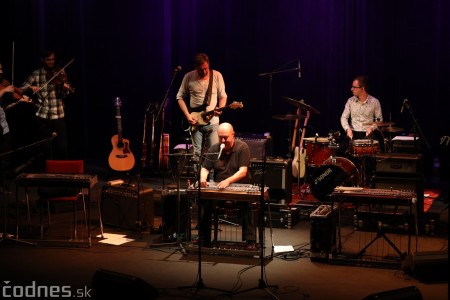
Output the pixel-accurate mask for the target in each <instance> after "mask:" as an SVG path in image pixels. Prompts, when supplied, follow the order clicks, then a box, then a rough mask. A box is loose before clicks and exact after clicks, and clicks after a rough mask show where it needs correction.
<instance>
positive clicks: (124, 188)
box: [101, 185, 154, 230]
mask: <svg viewBox="0 0 450 300" xmlns="http://www.w3.org/2000/svg"><path fill="white" fill-rule="evenodd" d="M101 212H102V221H103V224H105V225H111V226H115V227H120V228H126V229H133V230H140V229H141V228H150V229H151V228H153V218H154V208H153V190H152V189H151V188H149V187H144V186H140V189H139V194H138V188H137V187H135V186H131V185H115V186H110V185H105V186H104V187H103V188H102V194H101Z"/></svg>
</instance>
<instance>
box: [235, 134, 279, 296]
mask: <svg viewBox="0 0 450 300" xmlns="http://www.w3.org/2000/svg"><path fill="white" fill-rule="evenodd" d="M265 147H266V143H264V148H265ZM266 152H267V151H266V149H264V154H263V164H262V176H261V187H260V188H261V196H260V198H259V206H260V208H261V209H260V212H259V226H258V227H259V228H258V229H259V230H258V231H259V247H260V248H259V250H260V253H259V258H260V262H259V264H260V271H261V272H260V277H259V282H258V286H257V287H254V288H249V289H246V290H243V291H240V292H236V293H233V294H232V295H236V294H240V293H245V292H248V291H253V290H256V289H261V290H265V291H266V292H267V293H269V294H270V295H271V296H272V297H273V298H274V299H278V300H279V299H280V298H278V297H277V296H276V295H275V294H274V293H272V292H271V291H270V290H269V288H271V287H272V288H275V289H278V286H277V285H267V283H266V282H265V281H264V273H265V272H264V267H265V263H264V248H265V245H264V231H265V229H264V228H265V227H264V210H265V202H264V199H265V197H264V196H265V174H266V162H267V155H266ZM268 205H270V204H268ZM269 210H270V208H269ZM269 213H270V212H269ZM269 220H270V217H269ZM270 222H271V220H270ZM272 251H273V244H272Z"/></svg>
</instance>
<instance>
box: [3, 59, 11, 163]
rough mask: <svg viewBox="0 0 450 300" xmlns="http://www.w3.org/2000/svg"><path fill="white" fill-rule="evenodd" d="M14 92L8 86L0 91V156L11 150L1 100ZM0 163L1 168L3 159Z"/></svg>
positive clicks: (9, 135)
mask: <svg viewBox="0 0 450 300" xmlns="http://www.w3.org/2000/svg"><path fill="white" fill-rule="evenodd" d="M0 80H1V81H2V82H3V67H2V65H1V64H0ZM13 90H14V87H13V86H11V85H9V86H6V87H4V88H3V89H0V104H1V105H0V154H2V153H5V152H8V151H10V150H11V145H12V142H11V133H10V131H9V125H8V121H7V120H6V114H5V111H4V109H3V100H4V99H5V98H6V96H5V95H7V94H8V93H11V92H12V91H13ZM0 159H1V160H2V161H0V163H1V167H4V161H3V158H0Z"/></svg>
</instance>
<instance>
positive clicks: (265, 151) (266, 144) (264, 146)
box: [235, 133, 272, 159]
mask: <svg viewBox="0 0 450 300" xmlns="http://www.w3.org/2000/svg"><path fill="white" fill-rule="evenodd" d="M235 138H236V139H239V140H241V141H244V142H246V143H247V145H248V147H249V148H250V157H251V158H252V159H262V158H263V157H264V155H266V156H270V155H272V139H270V138H269V137H267V136H265V135H264V134H249V133H241V134H239V133H236V135H235Z"/></svg>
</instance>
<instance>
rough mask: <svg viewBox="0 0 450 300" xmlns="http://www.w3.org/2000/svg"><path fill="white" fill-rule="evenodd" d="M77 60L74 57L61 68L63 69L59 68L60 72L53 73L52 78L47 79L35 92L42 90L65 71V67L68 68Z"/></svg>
mask: <svg viewBox="0 0 450 300" xmlns="http://www.w3.org/2000/svg"><path fill="white" fill-rule="evenodd" d="M74 60H75V58H72V59H71V60H70V61H69V62H68V63H67V64H66V65H65V66H64V67H62V68H61V70H59V71H58V72H56V73H55V75H53V77H52V78H50V79H49V80H47V81H46V82H45V83H44V84H43V85H42V86H41V87H39V90H37V91H36V92H34V93H33V94H37V93H39V92H40V91H42V89H43V88H45V87H46V86H47V85H48V84H49V83H50V82H52V80H53V79H55V78H56V77H57V76H58V75H59V74H61V73H62V71H64V69H65V68H67V67H68V66H69V65H70V64H71V63H73V61H74Z"/></svg>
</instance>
